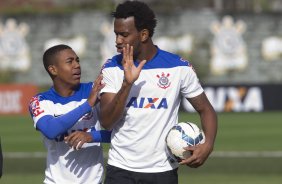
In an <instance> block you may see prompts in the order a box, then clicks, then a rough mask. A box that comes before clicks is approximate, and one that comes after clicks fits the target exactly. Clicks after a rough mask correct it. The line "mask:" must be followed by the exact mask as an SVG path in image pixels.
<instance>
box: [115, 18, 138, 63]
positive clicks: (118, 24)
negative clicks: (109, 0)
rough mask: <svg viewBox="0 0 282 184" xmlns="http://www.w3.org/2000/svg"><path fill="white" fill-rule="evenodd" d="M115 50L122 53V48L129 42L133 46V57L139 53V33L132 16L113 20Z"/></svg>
mask: <svg viewBox="0 0 282 184" xmlns="http://www.w3.org/2000/svg"><path fill="white" fill-rule="evenodd" d="M114 32H115V34H116V48H117V52H119V53H122V48H123V47H125V46H126V44H129V45H131V46H133V48H134V57H135V58H136V57H137V56H138V54H139V53H140V49H141V48H140V45H141V34H140V32H139V31H138V30H137V29H136V27H135V23H134V17H128V18H117V19H115V21H114Z"/></svg>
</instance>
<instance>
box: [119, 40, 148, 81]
mask: <svg viewBox="0 0 282 184" xmlns="http://www.w3.org/2000/svg"><path fill="white" fill-rule="evenodd" d="M133 60H134V59H133V46H129V44H126V46H125V47H123V59H122V66H123V69H124V79H125V81H126V82H127V83H128V84H133V83H134V82H135V81H136V80H137V79H138V77H139V75H140V72H141V70H142V68H143V66H144V65H145V63H146V60H143V61H141V62H140V63H139V65H138V66H137V67H136V66H135V65H134V62H133Z"/></svg>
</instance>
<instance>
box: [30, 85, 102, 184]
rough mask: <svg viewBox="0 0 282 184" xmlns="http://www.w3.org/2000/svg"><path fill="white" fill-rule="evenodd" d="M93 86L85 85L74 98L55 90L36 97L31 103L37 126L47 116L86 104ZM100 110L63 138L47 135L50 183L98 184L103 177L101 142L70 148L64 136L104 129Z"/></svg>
mask: <svg viewBox="0 0 282 184" xmlns="http://www.w3.org/2000/svg"><path fill="white" fill-rule="evenodd" d="M92 85H93V83H87V84H81V85H80V89H79V91H77V92H76V93H75V94H74V95H72V96H71V97H61V96H60V95H58V94H57V93H56V92H55V90H54V89H53V88H51V89H50V90H49V91H47V92H44V93H40V94H38V95H36V96H35V97H33V98H32V100H31V103H30V109H31V112H32V113H31V115H32V118H33V121H34V127H36V124H37V122H38V121H40V119H41V118H44V116H45V117H46V116H48V115H51V116H54V117H57V116H61V115H64V114H66V113H68V112H69V111H71V110H73V109H75V108H77V107H78V106H80V105H81V104H83V103H84V102H85V101H86V100H87V98H88V96H89V93H90V91H91V88H92ZM97 117H98V115H97V112H96V108H93V109H92V111H91V112H90V113H88V114H86V115H85V116H83V117H81V118H80V119H79V120H78V121H77V123H76V124H75V125H74V126H73V127H72V128H71V129H69V130H68V132H66V133H65V134H63V135H60V136H58V137H57V138H56V139H55V140H50V139H47V138H46V137H45V136H43V141H44V145H45V147H46V149H47V166H46V170H45V180H44V183H46V184H54V183H59V184H78V183H79V184H82V183H83V184H88V183H91V184H98V183H101V182H102V177H103V153H102V148H101V145H100V143H88V144H85V145H83V148H82V149H80V150H74V149H72V148H70V147H69V146H68V145H67V144H66V143H65V142H64V141H63V140H64V136H66V135H67V134H69V133H71V132H73V131H75V130H84V131H86V130H87V129H90V128H92V127H95V129H96V130H100V129H101V128H100V124H99V122H98V120H97Z"/></svg>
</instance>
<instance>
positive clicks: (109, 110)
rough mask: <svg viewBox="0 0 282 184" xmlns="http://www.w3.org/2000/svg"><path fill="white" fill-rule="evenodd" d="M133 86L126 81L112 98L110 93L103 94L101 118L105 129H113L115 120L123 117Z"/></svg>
mask: <svg viewBox="0 0 282 184" xmlns="http://www.w3.org/2000/svg"><path fill="white" fill-rule="evenodd" d="M131 86H132V85H131V84H128V83H126V82H125V81H124V82H123V83H122V86H121V89H120V90H119V91H118V93H117V94H115V95H114V97H113V98H112V99H110V100H109V98H110V97H109V96H108V94H103V95H102V97H101V113H100V119H101V124H102V126H103V127H104V128H105V129H107V130H111V129H112V128H113V126H114V124H115V122H117V121H118V120H120V119H121V118H122V116H123V112H124V109H125V106H126V100H127V97H128V95H129V92H130V89H131Z"/></svg>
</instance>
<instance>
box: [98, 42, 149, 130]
mask: <svg viewBox="0 0 282 184" xmlns="http://www.w3.org/2000/svg"><path fill="white" fill-rule="evenodd" d="M145 63H146V61H145V60H143V61H141V62H140V63H139V65H138V66H137V67H136V66H135V65H134V62H133V46H129V45H128V44H127V45H126V47H124V48H123V59H122V66H123V69H124V80H123V82H122V85H121V88H120V90H119V91H118V92H117V93H103V94H102V95H101V101H100V107H101V111H100V120H101V124H102V126H103V127H104V128H105V129H107V130H111V129H112V128H113V126H114V124H115V122H117V121H118V120H119V119H121V117H122V116H123V111H124V108H125V105H126V100H127V97H128V95H129V93H130V89H131V87H132V85H133V83H134V82H135V81H136V80H137V79H138V77H139V75H140V72H141V70H142V68H143V66H144V64H145Z"/></svg>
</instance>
